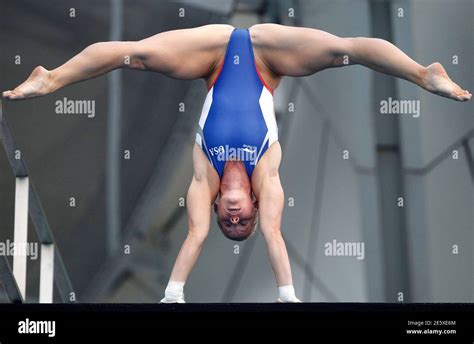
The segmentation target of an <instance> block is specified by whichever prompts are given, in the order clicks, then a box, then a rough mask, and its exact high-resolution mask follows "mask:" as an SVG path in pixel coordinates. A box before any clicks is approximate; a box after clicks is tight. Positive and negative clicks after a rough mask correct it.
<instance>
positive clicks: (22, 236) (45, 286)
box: [0, 100, 77, 303]
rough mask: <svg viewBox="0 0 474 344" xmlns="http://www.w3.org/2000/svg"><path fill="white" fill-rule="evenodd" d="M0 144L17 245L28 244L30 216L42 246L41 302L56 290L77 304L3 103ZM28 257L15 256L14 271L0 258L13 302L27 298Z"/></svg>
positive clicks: (63, 298) (47, 300)
mask: <svg viewBox="0 0 474 344" xmlns="http://www.w3.org/2000/svg"><path fill="white" fill-rule="evenodd" d="M0 140H1V141H2V144H3V147H4V150H5V153H6V155H7V157H8V161H9V162H10V166H11V167H12V170H13V173H14V175H15V222H14V243H15V245H26V244H27V243H28V213H29V215H30V218H31V221H32V222H33V225H34V227H35V230H36V233H37V235H38V240H39V242H40V243H41V257H40V289H39V302H40V303H52V302H53V295H54V288H53V283H54V284H55V285H56V288H57V290H58V292H59V297H60V299H61V301H62V302H66V303H69V302H76V301H77V298H76V295H75V293H74V291H73V288H72V285H71V281H70V280H69V276H68V273H67V270H66V267H65V266H64V263H63V260H62V257H61V254H60V253H59V250H58V248H57V245H56V243H55V241H54V237H53V234H52V232H51V228H50V227H49V224H48V220H47V219H46V216H45V214H44V211H43V208H42V207H41V203H40V201H39V198H38V194H37V193H36V191H35V189H34V186H33V183H32V181H31V180H30V177H29V174H28V169H27V168H26V164H25V161H24V160H23V158H22V155H21V154H18V153H19V152H20V150H19V149H18V148H17V146H16V144H15V141H14V139H13V135H12V133H11V131H10V128H9V127H8V124H7V120H6V118H5V115H4V112H3V101H2V100H0ZM27 257H28V256H27V254H19V255H16V254H15V255H14V256H13V271H12V270H11V269H10V266H9V264H8V260H7V258H6V257H1V258H0V282H1V283H2V284H3V285H4V287H5V290H6V293H7V296H8V298H9V299H10V301H12V302H24V300H25V297H26V275H27Z"/></svg>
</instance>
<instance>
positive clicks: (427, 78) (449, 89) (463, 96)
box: [422, 62, 472, 102]
mask: <svg viewBox="0 0 474 344" xmlns="http://www.w3.org/2000/svg"><path fill="white" fill-rule="evenodd" d="M422 79H423V85H424V88H425V89H426V90H427V91H430V92H432V93H435V94H437V95H439V96H442V97H446V98H450V99H454V100H457V101H460V102H467V101H468V100H469V99H471V97H472V94H471V93H469V91H467V90H463V89H462V88H461V87H460V86H459V85H458V84H456V83H454V82H453V81H452V80H451V79H450V78H449V76H448V74H447V73H446V70H445V69H444V67H443V66H442V65H441V63H438V62H435V63H433V64H431V65H429V66H428V67H426V70H425V71H424V73H423V76H422Z"/></svg>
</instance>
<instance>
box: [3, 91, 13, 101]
mask: <svg viewBox="0 0 474 344" xmlns="http://www.w3.org/2000/svg"><path fill="white" fill-rule="evenodd" d="M12 96H13V92H12V91H10V90H9V91H4V92H3V93H2V97H3V98H6V99H10V98H11V97H12Z"/></svg>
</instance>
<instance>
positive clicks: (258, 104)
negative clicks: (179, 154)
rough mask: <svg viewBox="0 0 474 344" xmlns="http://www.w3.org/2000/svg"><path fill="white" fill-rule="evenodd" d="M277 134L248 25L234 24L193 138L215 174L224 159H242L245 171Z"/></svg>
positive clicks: (220, 169)
mask: <svg viewBox="0 0 474 344" xmlns="http://www.w3.org/2000/svg"><path fill="white" fill-rule="evenodd" d="M277 140H278V129H277V125H276V120H275V114H274V109H273V95H272V91H271V90H270V89H269V88H268V87H267V86H266V85H265V84H264V81H263V79H262V78H261V76H260V75H259V72H258V70H257V68H256V64H255V58H254V53H253V48H252V42H251V40H250V34H249V31H248V30H247V29H235V30H234V31H233V32H232V34H231V36H230V39H229V43H228V46H227V50H226V54H225V58H224V63H223V65H222V68H221V70H220V73H219V75H218V77H217V79H216V81H215V83H214V84H213V85H212V86H211V88H210V89H209V92H208V94H207V97H206V100H205V102H204V106H203V109H202V113H201V117H200V120H199V130H198V133H197V135H196V142H197V143H198V144H199V145H200V146H201V148H202V149H203V151H204V152H205V154H206V156H207V157H208V159H209V161H210V162H211V164H212V165H213V166H214V168H215V169H216V171H217V173H218V174H219V176H220V177H222V174H223V171H224V166H225V163H226V162H227V161H229V160H240V161H242V162H243V163H244V165H245V169H246V171H247V174H248V175H249V177H250V176H251V175H252V172H253V170H254V168H255V166H256V165H257V163H258V161H259V160H260V159H261V157H262V156H263V154H264V153H265V152H266V150H267V149H268V147H270V145H271V144H273V143H274V142H276V141H277Z"/></svg>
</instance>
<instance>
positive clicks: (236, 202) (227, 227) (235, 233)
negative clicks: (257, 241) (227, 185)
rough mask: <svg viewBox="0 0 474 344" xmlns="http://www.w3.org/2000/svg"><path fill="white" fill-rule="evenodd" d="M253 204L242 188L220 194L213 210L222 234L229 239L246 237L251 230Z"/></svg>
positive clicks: (253, 215)
mask: <svg viewBox="0 0 474 344" xmlns="http://www.w3.org/2000/svg"><path fill="white" fill-rule="evenodd" d="M255 206H256V205H255V204H254V202H253V200H252V198H251V197H250V195H249V194H246V193H245V192H244V191H243V190H242V191H235V190H232V191H231V192H228V193H225V194H224V195H221V197H220V199H219V202H218V203H217V204H215V205H214V210H215V211H216V214H217V220H218V221H219V223H220V224H221V229H222V232H223V233H224V235H226V236H227V237H228V238H231V239H232V238H233V239H236V238H239V237H242V238H245V237H248V236H249V235H250V234H251V232H252V230H253V224H254V221H255V216H256V211H255Z"/></svg>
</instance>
